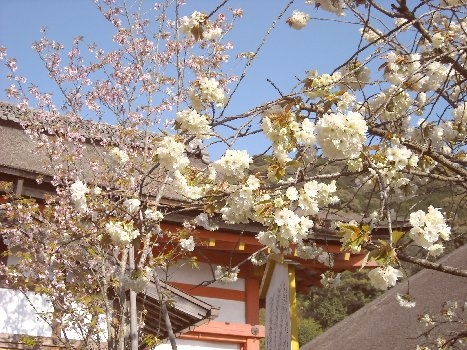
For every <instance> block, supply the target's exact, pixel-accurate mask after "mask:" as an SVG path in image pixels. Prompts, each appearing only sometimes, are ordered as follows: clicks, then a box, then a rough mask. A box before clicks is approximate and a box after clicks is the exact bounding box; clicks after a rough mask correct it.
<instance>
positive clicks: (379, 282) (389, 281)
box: [368, 266, 404, 290]
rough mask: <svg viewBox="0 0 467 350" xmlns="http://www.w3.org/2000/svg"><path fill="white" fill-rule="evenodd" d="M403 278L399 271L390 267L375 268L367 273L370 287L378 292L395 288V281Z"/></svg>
mask: <svg viewBox="0 0 467 350" xmlns="http://www.w3.org/2000/svg"><path fill="white" fill-rule="evenodd" d="M403 276H404V275H403V274H402V272H401V271H400V270H398V269H395V268H394V267H392V266H385V267H377V268H374V269H372V270H371V271H370V272H369V273H368V277H369V278H370V283H371V285H372V286H373V287H375V288H377V289H380V290H386V289H388V288H390V287H393V286H395V285H396V283H397V280H398V279H399V278H401V277H403Z"/></svg>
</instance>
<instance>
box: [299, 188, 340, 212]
mask: <svg viewBox="0 0 467 350" xmlns="http://www.w3.org/2000/svg"><path fill="white" fill-rule="evenodd" d="M336 190H337V187H336V181H334V180H333V181H331V182H330V183H329V184H326V183H324V182H318V181H316V180H311V181H307V182H305V183H304V184H303V188H302V189H300V191H299V196H298V206H299V207H300V209H301V210H302V213H303V214H304V215H316V214H317V213H318V212H319V207H320V206H321V207H322V206H327V205H329V204H334V203H337V202H338V201H339V198H338V197H337V196H334V193H335V192H336Z"/></svg>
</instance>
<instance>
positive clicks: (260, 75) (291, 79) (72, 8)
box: [0, 0, 359, 112]
mask: <svg viewBox="0 0 467 350" xmlns="http://www.w3.org/2000/svg"><path fill="white" fill-rule="evenodd" d="M128 2H129V3H131V2H132V1H131V0H130V1H128ZM187 2H188V5H187V6H185V7H183V8H182V15H190V14H191V12H192V11H193V9H200V10H204V11H205V12H209V11H210V10H212V9H213V8H215V6H216V5H217V4H219V3H220V0H202V1H200V0H194V1H190V0H188V1H187ZM287 2H288V1H284V0H281V1H279V0H274V1H271V0H254V1H253V0H230V1H229V2H228V4H227V6H229V7H233V8H239V7H240V8H242V9H243V10H244V17H243V18H242V19H241V20H240V21H239V22H238V23H237V26H236V28H235V29H234V31H233V32H232V34H231V36H230V37H229V40H232V41H233V42H234V46H235V48H234V50H233V52H232V56H235V55H236V53H237V52H244V51H254V50H255V49H256V47H257V46H258V45H259V43H260V42H261V39H262V38H263V36H264V34H265V33H266V31H267V30H268V28H269V27H270V25H271V23H272V21H273V20H274V19H275V18H276V17H277V15H278V14H279V13H280V12H281V10H282V9H283V8H284V7H285V5H286V4H287ZM146 3H151V2H150V1H147V0H146ZM295 9H299V10H302V11H304V12H307V13H309V14H310V15H311V17H312V19H311V21H310V23H309V25H308V26H307V27H305V28H304V29H302V30H300V31H297V30H293V29H291V28H289V26H288V25H287V24H286V23H285V20H286V19H287V17H288V16H290V14H291V13H292V11H293V10H295ZM323 16H328V14H326V13H324V12H323V11H318V10H317V9H316V8H315V7H314V6H312V5H306V4H305V0H296V1H295V3H294V4H293V5H292V6H291V7H290V8H289V9H288V11H287V13H286V15H285V16H284V17H283V18H282V19H281V21H280V22H279V23H278V24H277V27H276V29H275V30H274V31H273V32H272V34H271V35H270V37H269V39H268V41H267V43H266V44H265V45H264V47H263V49H262V51H261V52H260V54H259V56H258V58H257V59H256V60H255V61H254V64H253V66H252V67H251V68H250V70H249V73H248V76H247V78H246V79H245V81H244V82H243V84H242V85H241V88H240V89H239V91H238V93H237V95H236V96H235V99H234V100H233V103H232V105H234V106H235V112H240V111H245V110H247V109H249V108H252V107H254V106H257V105H259V104H261V103H264V102H267V101H269V100H273V99H276V98H278V97H279V95H278V92H277V91H276V90H275V89H274V88H273V87H272V86H271V84H270V83H268V82H267V79H270V80H271V81H272V82H274V84H275V85H276V86H277V87H278V88H280V89H281V91H282V92H284V93H288V92H290V90H291V89H292V88H293V86H294V85H295V84H296V83H297V78H296V77H299V78H303V77H304V76H305V72H306V71H307V70H312V69H317V70H318V71H319V72H320V73H325V72H330V71H332V69H333V68H334V67H336V66H337V65H339V64H340V63H342V62H343V61H345V59H346V58H348V57H349V55H350V54H351V53H352V49H353V48H355V47H356V45H357V43H358V40H359V33H358V29H359V26H358V25H352V24H348V25H342V24H340V23H336V22H334V21H322V20H318V19H316V18H317V17H323ZM329 17H331V18H333V19H342V20H347V18H345V17H336V16H334V17H333V16H331V15H330V16H329ZM43 26H45V27H47V28H48V36H49V38H51V39H54V40H56V41H59V42H61V43H63V44H64V45H65V47H66V48H69V47H70V45H71V43H72V40H73V38H74V37H77V36H84V38H85V40H86V42H88V43H90V42H96V43H97V44H98V45H99V46H103V47H104V48H105V47H108V45H109V43H110V44H111V43H112V39H111V37H112V35H113V27H112V26H111V25H110V24H108V23H107V22H106V21H105V20H104V19H103V18H102V15H101V14H100V13H99V11H97V9H96V8H95V5H94V4H93V1H92V0H40V1H39V0H0V46H6V47H7V49H8V54H9V56H10V57H15V58H17V60H18V63H17V64H18V67H19V69H18V72H19V74H21V75H24V76H26V77H27V78H28V81H29V82H33V83H35V84H37V85H38V86H39V87H40V88H43V89H44V90H49V89H50V87H51V85H50V83H49V80H48V77H47V73H46V72H45V70H44V68H43V67H42V64H41V61H40V59H39V58H38V56H37V55H36V54H35V53H34V52H33V50H32V49H31V44H32V43H33V42H34V41H35V40H38V39H39V38H40V37H41V33H40V28H41V27H43ZM232 69H237V70H238V66H237V67H233V68H232ZM1 79H2V80H0V100H6V96H5V93H4V88H5V87H6V86H7V85H8V83H7V82H6V81H5V80H4V78H3V77H2V78H1Z"/></svg>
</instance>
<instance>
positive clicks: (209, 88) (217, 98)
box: [190, 77, 226, 111]
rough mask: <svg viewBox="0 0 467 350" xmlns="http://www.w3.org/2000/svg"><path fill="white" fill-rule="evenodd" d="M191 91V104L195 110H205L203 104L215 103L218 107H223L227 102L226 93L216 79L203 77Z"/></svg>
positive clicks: (195, 83)
mask: <svg viewBox="0 0 467 350" xmlns="http://www.w3.org/2000/svg"><path fill="white" fill-rule="evenodd" d="M193 86H194V87H193V88H192V89H191V90H190V99H191V104H192V106H193V108H194V109H196V110H197V111H201V110H203V109H204V106H203V103H208V104H211V103H213V104H214V105H215V106H216V107H223V106H224V104H225V102H226V96H225V92H224V89H223V87H222V86H220V84H219V82H218V81H217V80H216V79H214V78H207V77H201V78H199V79H197V80H196V81H195V82H194V84H193Z"/></svg>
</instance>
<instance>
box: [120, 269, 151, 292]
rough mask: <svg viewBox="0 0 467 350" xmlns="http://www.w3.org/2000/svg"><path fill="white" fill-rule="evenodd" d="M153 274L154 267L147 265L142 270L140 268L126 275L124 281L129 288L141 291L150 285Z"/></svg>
mask: <svg viewBox="0 0 467 350" xmlns="http://www.w3.org/2000/svg"><path fill="white" fill-rule="evenodd" d="M151 275H152V269H151V268H150V267H148V266H147V267H145V268H144V269H143V270H142V271H141V270H138V271H135V273H133V274H131V275H130V276H124V278H123V281H122V283H123V285H124V286H125V287H126V288H127V289H131V290H133V291H135V292H136V293H140V292H142V291H144V290H145V289H146V287H147V286H148V284H149V282H150V280H151Z"/></svg>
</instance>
